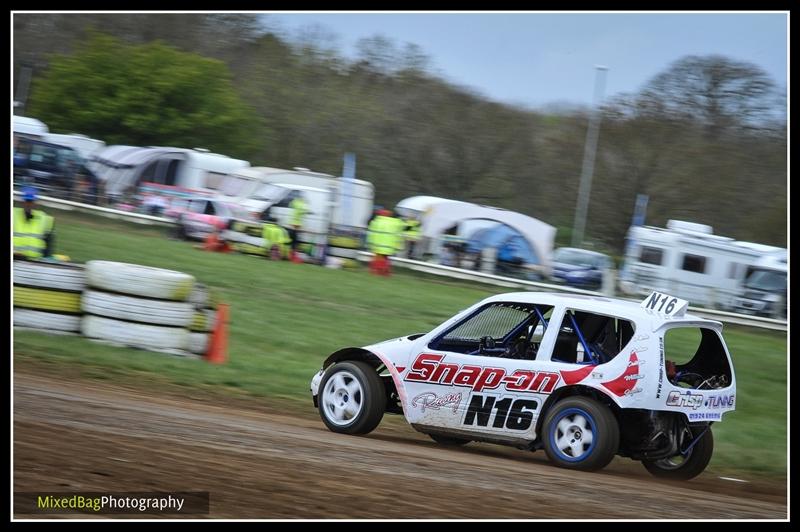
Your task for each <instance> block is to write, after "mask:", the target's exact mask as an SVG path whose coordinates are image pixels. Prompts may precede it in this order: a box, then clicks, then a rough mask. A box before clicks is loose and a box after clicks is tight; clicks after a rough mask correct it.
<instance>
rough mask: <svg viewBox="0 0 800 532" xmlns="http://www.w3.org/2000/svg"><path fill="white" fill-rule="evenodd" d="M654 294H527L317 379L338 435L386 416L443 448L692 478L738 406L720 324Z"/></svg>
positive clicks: (363, 430)
mask: <svg viewBox="0 0 800 532" xmlns="http://www.w3.org/2000/svg"><path fill="white" fill-rule="evenodd" d="M687 307H688V302H687V301H685V300H682V299H678V298H676V297H672V296H669V295H666V294H661V293H658V292H653V293H652V294H650V295H649V296H648V297H647V298H645V300H644V301H642V302H641V303H637V302H634V301H623V300H617V299H611V298H605V297H600V296H597V297H595V296H583V295H564V294H552V293H536V292H518V293H508V294H501V295H496V296H492V297H489V298H487V299H484V300H483V301H480V302H478V303H476V304H475V305H473V306H471V307H469V308H467V309H465V310H463V311H461V312H459V313H458V314H456V315H455V316H454V317H452V318H451V319H449V320H447V321H446V322H444V323H442V324H441V325H439V326H438V327H436V328H435V329H433V330H432V331H430V332H428V333H422V334H413V335H410V336H405V337H401V338H396V339H393V340H388V341H385V342H381V343H377V344H373V345H369V346H365V347H348V348H345V349H340V350H338V351H336V352H334V353H332V354H331V355H330V356H328V357H327V358H326V359H325V361H324V363H323V364H322V369H321V370H320V371H319V372H318V373H317V374H315V375H314V377H313V378H312V381H311V394H312V398H313V401H314V406H315V407H316V408H318V410H319V414H320V416H321V418H322V421H323V422H324V423H325V425H326V426H327V427H328V428H329V429H330V430H331V431H333V432H337V433H343V434H367V433H369V432H371V431H372V430H373V429H375V428H376V427H377V426H378V424H379V423H380V421H381V419H382V418H383V415H384V414H385V413H391V414H402V415H404V416H405V418H406V420H407V421H408V422H409V423H410V424H411V426H412V427H413V428H414V429H416V430H418V431H419V432H422V433H425V434H428V435H429V436H430V437H431V438H433V440H435V441H436V442H438V443H440V444H443V445H452V446H455V445H464V444H466V443H469V442H471V441H481V442H491V443H498V444H505V445H512V446H515V447H518V448H521V449H526V450H531V451H533V450H537V449H544V451H545V453H546V454H547V456H548V458H549V459H550V461H551V462H552V463H554V464H555V465H557V466H561V467H565V468H570V469H578V470H585V471H591V470H598V469H602V468H603V467H605V466H606V465H608V464H609V462H611V460H612V459H613V458H614V456H616V455H619V456H623V457H629V458H631V459H633V460H638V461H641V462H642V464H643V465H644V467H645V468H646V469H647V470H648V471H649V472H650V473H652V474H653V475H655V476H657V477H663V478H668V479H678V480H688V479H691V478H694V477H695V476H697V475H699V474H700V473H701V472H702V471H703V470H704V469H705V468H706V466H707V465H708V463H709V461H710V460H711V456H712V453H713V450H714V440H713V436H712V433H711V425H712V424H713V423H715V422H718V421H721V420H722V415H723V414H724V413H725V412H731V411H733V410H734V408H735V405H734V402H735V397H736V378H735V375H734V369H733V364H732V361H731V356H730V353H729V352H728V348H727V346H726V345H725V341H724V339H723V336H722V324H721V323H719V322H716V321H711V320H707V319H703V318H700V317H697V316H693V315H691V314H689V313H687V312H686V310H687Z"/></svg>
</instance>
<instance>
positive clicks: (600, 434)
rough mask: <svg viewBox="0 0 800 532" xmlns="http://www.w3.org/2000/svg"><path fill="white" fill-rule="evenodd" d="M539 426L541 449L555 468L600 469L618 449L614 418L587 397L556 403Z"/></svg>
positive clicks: (615, 419) (617, 429) (599, 404)
mask: <svg viewBox="0 0 800 532" xmlns="http://www.w3.org/2000/svg"><path fill="white" fill-rule="evenodd" d="M542 427H543V431H542V439H543V443H544V450H545V452H546V453H547V457H548V458H549V459H550V461H551V462H553V463H554V464H556V465H557V466H559V467H566V468H569V469H579V470H583V471H594V470H597V469H602V468H604V467H605V466H607V465H608V463H609V462H611V460H612V459H613V458H614V455H615V454H617V450H618V449H619V424H618V423H617V418H615V417H614V414H613V413H612V412H611V410H609V408H608V407H607V406H605V405H604V404H602V403H600V402H598V401H596V400H594V399H591V398H589V397H568V398H566V399H563V400H561V401H559V402H557V403H556V404H555V405H554V406H553V407H552V408H550V410H549V411H548V412H547V415H546V416H545V419H544V423H543V425H542Z"/></svg>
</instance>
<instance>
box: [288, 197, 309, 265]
mask: <svg viewBox="0 0 800 532" xmlns="http://www.w3.org/2000/svg"><path fill="white" fill-rule="evenodd" d="M289 208H290V209H291V214H290V217H289V225H290V229H289V237H290V238H291V239H292V250H291V254H290V258H291V260H292V262H294V263H296V264H298V263H301V262H303V261H302V260H301V259H300V257H299V256H298V254H297V247H298V244H299V238H300V229H301V228H302V227H303V219H304V218H305V216H306V213H307V212H308V204H307V203H306V200H305V198H304V197H303V193H302V192H299V193H298V194H297V196H296V197H295V198H294V199H293V200H292V201H291V203H289Z"/></svg>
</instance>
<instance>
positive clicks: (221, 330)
mask: <svg viewBox="0 0 800 532" xmlns="http://www.w3.org/2000/svg"><path fill="white" fill-rule="evenodd" d="M206 360H208V361H209V362H211V363H212V364H224V363H225V362H226V361H227V360H228V305H226V304H225V303H220V305H219V306H218V307H217V320H216V323H215V324H214V331H213V332H212V333H211V342H209V345H208V352H207V353H206Z"/></svg>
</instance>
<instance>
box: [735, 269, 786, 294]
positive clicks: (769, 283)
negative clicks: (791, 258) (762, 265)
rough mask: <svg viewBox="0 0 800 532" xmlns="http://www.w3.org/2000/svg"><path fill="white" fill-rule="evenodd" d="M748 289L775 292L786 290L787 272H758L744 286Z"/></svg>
mask: <svg viewBox="0 0 800 532" xmlns="http://www.w3.org/2000/svg"><path fill="white" fill-rule="evenodd" d="M744 285H745V286H746V287H747V288H752V289H755V290H766V291H770V292H775V291H778V290H785V289H786V272H776V271H772V270H756V271H754V272H753V273H751V274H750V276H749V277H748V278H747V281H746V282H745V284H744Z"/></svg>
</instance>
